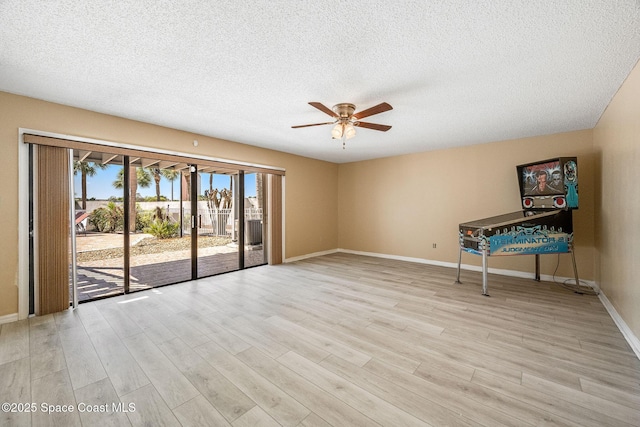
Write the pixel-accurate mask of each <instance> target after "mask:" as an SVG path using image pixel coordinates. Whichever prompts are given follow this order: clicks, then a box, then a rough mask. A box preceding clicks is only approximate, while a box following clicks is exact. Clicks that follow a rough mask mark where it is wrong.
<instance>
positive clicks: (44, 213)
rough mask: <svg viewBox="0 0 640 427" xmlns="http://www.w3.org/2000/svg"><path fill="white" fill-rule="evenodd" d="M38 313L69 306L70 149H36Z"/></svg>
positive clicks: (54, 310) (42, 313)
mask: <svg viewBox="0 0 640 427" xmlns="http://www.w3.org/2000/svg"><path fill="white" fill-rule="evenodd" d="M37 194H38V208H37V209H38V210H37V219H36V221H37V230H38V253H37V256H38V262H37V265H38V308H37V313H36V314H38V315H44V314H49V313H55V312H58V311H62V310H66V309H67V308H69V227H70V224H69V223H70V218H69V211H70V208H71V207H70V206H69V196H70V194H69V152H68V150H67V149H65V148H59V147H47V146H40V147H39V149H38V192H37Z"/></svg>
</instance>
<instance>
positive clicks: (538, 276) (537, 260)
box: [535, 254, 540, 282]
mask: <svg viewBox="0 0 640 427" xmlns="http://www.w3.org/2000/svg"><path fill="white" fill-rule="evenodd" d="M535 257H536V277H535V281H536V282H539V281H540V254H535Z"/></svg>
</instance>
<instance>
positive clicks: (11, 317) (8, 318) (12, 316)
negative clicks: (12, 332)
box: [0, 313, 18, 325]
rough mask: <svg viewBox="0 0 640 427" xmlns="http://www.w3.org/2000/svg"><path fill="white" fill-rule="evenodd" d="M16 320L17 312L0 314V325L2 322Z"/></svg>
mask: <svg viewBox="0 0 640 427" xmlns="http://www.w3.org/2000/svg"><path fill="white" fill-rule="evenodd" d="M17 321H18V313H12V314H5V315H4V316H0V325H2V324H3V323H11V322H17Z"/></svg>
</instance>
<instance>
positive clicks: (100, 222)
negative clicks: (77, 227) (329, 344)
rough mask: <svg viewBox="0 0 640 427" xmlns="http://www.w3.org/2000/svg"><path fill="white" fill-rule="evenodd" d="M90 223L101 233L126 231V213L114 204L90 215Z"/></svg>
mask: <svg viewBox="0 0 640 427" xmlns="http://www.w3.org/2000/svg"><path fill="white" fill-rule="evenodd" d="M89 222H91V224H93V226H94V227H95V228H96V230H98V231H100V232H106V233H113V232H115V231H122V230H123V229H124V212H123V211H122V208H121V207H120V206H118V205H116V204H115V203H114V202H109V203H108V204H107V206H105V207H101V208H98V209H96V210H94V211H93V212H91V214H89Z"/></svg>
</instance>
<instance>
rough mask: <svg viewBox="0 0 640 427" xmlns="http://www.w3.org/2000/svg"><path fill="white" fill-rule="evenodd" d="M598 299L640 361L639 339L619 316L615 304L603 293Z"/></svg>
mask: <svg viewBox="0 0 640 427" xmlns="http://www.w3.org/2000/svg"><path fill="white" fill-rule="evenodd" d="M598 297H599V298H600V301H601V302H602V305H604V308H605V309H606V310H607V312H608V313H609V316H611V318H612V319H613V321H614V322H615V324H616V326H617V327H618V329H620V332H622V335H623V336H624V339H625V340H627V342H628V343H629V346H631V349H632V350H633V352H634V353H635V354H636V356H637V357H638V359H640V340H639V339H638V337H637V336H636V335H635V334H634V333H633V331H632V330H631V328H629V325H627V322H625V321H624V320H623V319H622V317H620V314H618V311H617V310H616V309H615V307H614V306H613V304H611V302H610V301H609V299H608V298H607V296H606V295H605V294H604V293H603V292H602V291H601V292H600V294H599V295H598Z"/></svg>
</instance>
